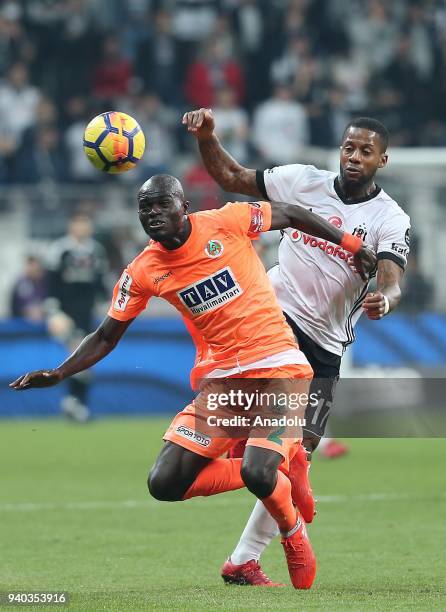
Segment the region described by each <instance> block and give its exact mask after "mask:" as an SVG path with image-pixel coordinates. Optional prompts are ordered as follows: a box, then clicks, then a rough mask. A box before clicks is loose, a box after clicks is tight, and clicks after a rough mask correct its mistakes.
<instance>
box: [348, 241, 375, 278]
mask: <svg viewBox="0 0 446 612" xmlns="http://www.w3.org/2000/svg"><path fill="white" fill-rule="evenodd" d="M349 265H350V267H351V268H352V269H353V270H354V271H355V272H357V273H358V274H359V275H360V276H361V278H362V280H363V281H367V280H368V279H369V276H370V273H371V272H373V270H374V269H375V268H376V255H375V253H374V252H373V251H372V250H371V249H368V248H367V247H365V246H364V247H362V248H361V249H360V250H359V251H358V252H357V253H356V255H355V256H354V257H353V260H350V263H349Z"/></svg>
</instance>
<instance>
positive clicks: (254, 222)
mask: <svg viewBox="0 0 446 612" xmlns="http://www.w3.org/2000/svg"><path fill="white" fill-rule="evenodd" d="M263 226H264V220H263V210H261V209H260V208H254V207H253V206H251V224H250V226H249V233H250V234H259V233H260V232H261V231H262V230H263Z"/></svg>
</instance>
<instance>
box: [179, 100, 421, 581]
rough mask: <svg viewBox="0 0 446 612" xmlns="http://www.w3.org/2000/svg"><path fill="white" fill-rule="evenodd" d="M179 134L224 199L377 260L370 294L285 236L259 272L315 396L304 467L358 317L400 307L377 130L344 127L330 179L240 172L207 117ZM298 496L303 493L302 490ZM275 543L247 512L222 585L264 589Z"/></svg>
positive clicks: (197, 116)
mask: <svg viewBox="0 0 446 612" xmlns="http://www.w3.org/2000/svg"><path fill="white" fill-rule="evenodd" d="M183 124H185V125H186V126H187V128H188V130H189V131H190V132H192V133H193V134H194V135H195V136H196V138H197V140H198V144H199V148H200V153H201V156H202V158H203V161H204V163H205V166H206V168H207V170H208V172H209V173H210V174H211V176H212V177H213V178H214V179H215V180H216V182H217V183H218V184H219V185H220V186H221V187H222V188H223V189H224V190H225V191H228V192H234V193H243V194H246V195H251V196H254V197H259V198H266V199H268V200H272V201H280V202H287V203H292V204H296V205H297V206H303V207H305V208H307V209H309V210H312V211H313V212H315V213H317V214H318V215H320V216H321V217H324V218H325V219H328V220H329V221H330V222H331V223H333V224H334V225H336V226H337V227H339V228H342V229H343V230H344V231H348V232H350V233H352V234H354V235H356V236H359V237H360V238H362V240H363V241H364V244H366V245H368V246H370V247H371V248H372V249H373V250H374V251H375V252H376V253H377V257H378V266H377V290H376V291H375V292H373V293H370V292H368V284H369V283H368V282H364V281H363V280H361V278H360V276H359V275H358V274H356V273H355V271H354V270H352V268H351V267H350V266H349V265H348V254H346V253H345V252H344V251H343V250H342V249H339V248H338V247H336V245H332V244H330V243H329V242H326V241H321V240H318V239H316V238H314V237H312V236H311V235H309V234H307V233H305V232H301V231H297V230H293V229H286V230H285V231H284V233H283V239H282V241H281V243H280V246H279V263H278V265H277V266H275V267H273V268H272V269H271V270H270V272H269V276H270V279H271V281H272V284H273V286H274V288H275V291H276V294H277V297H278V299H279V303H280V304H281V306H282V308H283V310H284V313H285V316H286V318H287V320H288V323H289V324H290V326H291V328H292V329H293V331H294V334H295V336H296V339H297V340H298V343H299V347H300V349H301V350H302V351H303V352H304V354H305V355H306V357H307V359H308V361H309V362H310V364H311V366H312V368H313V370H314V381H313V389H316V387H317V390H318V391H319V397H320V401H319V402H318V403H317V405H314V403H310V402H309V403H308V407H307V411H306V414H305V416H306V422H307V425H306V428H304V440H303V446H304V447H305V448H306V449H307V452H308V455H309V458H311V452H312V451H314V450H315V448H316V447H317V445H318V443H319V441H320V439H321V437H322V436H323V435H324V431H325V426H326V423H327V419H328V415H329V411H330V408H331V406H332V402H333V394H334V387H335V384H336V382H337V380H338V378H339V369H340V365H341V357H342V354H343V352H344V350H345V348H346V346H348V345H349V344H351V343H352V342H353V341H354V339H355V335H354V326H355V324H356V322H357V321H358V319H359V317H360V316H361V314H362V312H365V313H366V314H367V316H368V318H369V319H381V318H382V317H384V316H385V315H387V314H388V313H389V312H391V311H392V310H393V309H394V308H396V306H397V305H398V303H399V301H400V298H401V290H400V281H401V278H402V275H403V272H404V268H405V266H406V261H407V255H408V252H409V236H410V219H409V217H408V216H407V214H406V213H405V212H404V211H403V210H402V209H401V208H400V207H399V206H398V204H397V203H396V202H395V201H394V200H393V199H392V198H391V197H390V196H389V195H387V193H385V192H384V191H383V190H382V189H381V188H380V187H379V186H378V185H376V183H375V175H376V173H377V171H378V170H379V169H381V168H384V166H385V165H386V164H387V161H388V156H387V153H386V151H387V146H388V139H389V135H388V132H387V129H386V128H385V126H383V125H382V124H381V123H380V122H379V121H376V120H375V119H371V118H368V117H361V118H358V119H355V120H353V121H351V122H350V123H349V124H348V125H347V126H346V129H345V131H344V134H343V138H342V143H341V146H340V171H339V174H336V173H334V172H328V171H326V170H319V169H317V168H315V167H314V166H306V165H300V164H291V165H286V166H277V167H274V168H270V169H268V170H265V171H261V170H253V169H248V168H244V167H243V166H241V165H240V164H239V163H238V162H237V161H236V160H234V159H233V158H232V157H231V156H230V155H229V154H228V153H227V152H226V151H225V150H224V149H223V147H222V146H221V145H220V143H219V141H218V138H217V137H216V136H215V134H214V127H215V124H214V119H213V115H212V111H211V110H210V109H199V110H196V111H191V112H188V113H186V114H185V115H184V117H183ZM308 465H309V464H308ZM297 468H298V472H297V475H296V479H297V486H299V485H300V490H301V491H302V490H304V489H305V486H304V480H305V478H304V476H303V474H305V476H307V472H308V470H307V469H305V462H303V463H302V462H301V464H300V466H297ZM307 482H308V481H307ZM308 491H309V492H310V493H311V489H310V488H309V483H308V486H307V492H308ZM297 497H298V495H297ZM308 499H309V498H308V495H307V499H306V500H305V499H301V500H299V499H297V500H296V501H297V503H298V506H299V508H300V504H299V501H301V502H302V503H304V502H306V501H308ZM311 499H312V496H311ZM300 509H301V508H300ZM309 509H310V510H311V504H307V508H305V509H304V510H307V512H306V515H307V519H306V520H307V521H311V520H312V515H310V516H309V514H308V510H309ZM301 511H302V510H301ZM303 514H304V512H303ZM276 533H277V531H276V529H275V525H274V523H273V520H272V518H271V517H270V516H268V514H267V513H266V512H265V511H264V509H263V508H260V507H259V506H256V507H255V509H254V511H253V513H252V515H251V517H250V519H249V521H248V524H247V526H246V528H245V531H244V532H243V534H242V537H241V539H240V542H239V544H238V546H237V548H236V549H235V551H234V553H233V554H232V555H231V557H230V558H229V560H228V562H227V563H225V565H224V566H223V570H222V576H223V578H224V579H225V580H226V581H228V582H238V583H243V584H258V585H262V584H263V585H270V586H271V585H272V584H273V583H271V581H270V580H269V579H268V578H267V577H266V576H265V575H264V574H263V572H262V571H261V568H260V566H259V564H258V560H259V558H260V554H261V553H262V551H263V550H264V548H265V546H267V544H268V543H269V542H270V541H271V539H272V538H273V537H274V535H275V534H276Z"/></svg>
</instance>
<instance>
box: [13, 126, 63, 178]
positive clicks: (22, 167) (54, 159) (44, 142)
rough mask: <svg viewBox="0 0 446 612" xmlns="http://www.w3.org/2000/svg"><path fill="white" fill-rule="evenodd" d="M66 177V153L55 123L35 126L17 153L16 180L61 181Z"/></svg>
mask: <svg viewBox="0 0 446 612" xmlns="http://www.w3.org/2000/svg"><path fill="white" fill-rule="evenodd" d="M67 179H68V169H67V162H66V155H65V151H64V147H63V144H62V142H61V135H60V132H59V130H58V129H57V127H56V126H55V125H41V126H38V127H36V128H35V129H34V130H33V132H32V136H31V137H30V138H29V139H27V143H26V145H25V144H24V146H23V147H22V149H21V152H20V154H19V158H18V163H17V168H16V180H17V182H19V183H33V184H36V183H45V182H54V183H63V182H65V181H66V180H67Z"/></svg>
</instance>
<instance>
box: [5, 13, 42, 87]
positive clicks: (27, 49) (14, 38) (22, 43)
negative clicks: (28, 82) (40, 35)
mask: <svg viewBox="0 0 446 612" xmlns="http://www.w3.org/2000/svg"><path fill="white" fill-rule="evenodd" d="M22 15H23V10H22V8H21V6H20V5H19V3H18V2H5V3H4V4H3V6H2V7H1V9H0V76H2V77H3V76H4V75H5V72H6V70H7V69H8V67H9V66H10V65H11V64H13V63H14V62H17V61H22V62H25V63H27V62H30V61H32V60H33V59H34V55H35V48H34V46H33V45H32V43H31V41H30V39H29V37H28V36H27V34H26V32H25V30H24V28H23V25H22V23H21V21H20V19H21V17H22Z"/></svg>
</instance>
